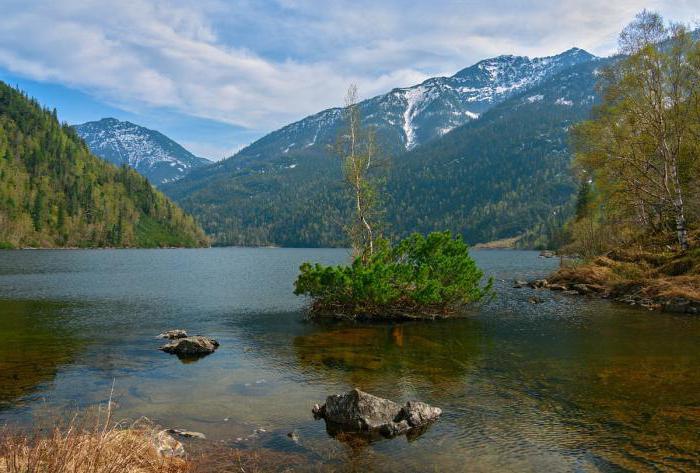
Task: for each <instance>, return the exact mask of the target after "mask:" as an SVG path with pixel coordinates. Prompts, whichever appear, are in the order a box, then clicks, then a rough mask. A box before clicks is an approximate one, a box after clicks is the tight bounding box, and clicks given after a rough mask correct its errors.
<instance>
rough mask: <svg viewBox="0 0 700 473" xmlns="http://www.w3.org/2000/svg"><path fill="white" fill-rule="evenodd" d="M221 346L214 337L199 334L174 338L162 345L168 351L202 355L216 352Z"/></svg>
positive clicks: (185, 354) (187, 354) (178, 353)
mask: <svg viewBox="0 0 700 473" xmlns="http://www.w3.org/2000/svg"><path fill="white" fill-rule="evenodd" d="M218 347H219V342H217V341H216V340H214V339H213V338H209V337H203V336H201V335H197V336H195V337H185V338H178V339H175V340H173V341H172V342H170V343H167V344H165V345H163V346H162V347H160V349H161V350H163V351H164V352H167V353H174V354H176V355H179V356H200V355H208V354H209V353H214V350H216V349H217V348H218Z"/></svg>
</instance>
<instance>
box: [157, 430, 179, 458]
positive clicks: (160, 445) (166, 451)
mask: <svg viewBox="0 0 700 473" xmlns="http://www.w3.org/2000/svg"><path fill="white" fill-rule="evenodd" d="M153 446H154V447H155V449H156V452H158V455H160V456H161V457H184V456H185V447H183V446H182V444H181V443H180V442H179V441H177V440H175V439H174V438H173V437H172V436H171V435H170V434H169V433H168V432H167V431H166V430H161V431H160V432H158V433H157V434H155V435H154V436H153Z"/></svg>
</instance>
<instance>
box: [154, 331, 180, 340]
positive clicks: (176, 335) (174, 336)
mask: <svg viewBox="0 0 700 473" xmlns="http://www.w3.org/2000/svg"><path fill="white" fill-rule="evenodd" d="M186 336H187V332H186V331H184V330H182V329H175V330H167V331H165V332H163V333H161V334H160V335H158V338H167V339H169V340H175V339H177V338H185V337H186Z"/></svg>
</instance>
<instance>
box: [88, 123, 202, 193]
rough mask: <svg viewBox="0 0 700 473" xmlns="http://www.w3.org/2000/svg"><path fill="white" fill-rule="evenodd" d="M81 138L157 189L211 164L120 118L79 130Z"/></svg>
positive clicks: (165, 137) (92, 148) (89, 125)
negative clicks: (197, 168)
mask: <svg viewBox="0 0 700 473" xmlns="http://www.w3.org/2000/svg"><path fill="white" fill-rule="evenodd" d="M75 129H76V131H77V132H78V135H80V137H81V138H82V139H83V140H84V141H85V143H86V144H87V145H88V148H90V151H92V152H93V153H94V154H96V155H97V156H99V157H101V158H103V159H106V160H107V161H109V162H111V163H114V164H116V165H117V166H121V165H123V164H126V165H128V166H131V167H132V168H134V169H136V170H137V171H138V172H139V173H141V174H142V175H143V176H146V177H147V178H148V180H149V181H151V182H152V183H154V184H156V185H160V184H164V183H166V182H173V181H177V180H178V179H182V178H183V177H184V176H186V175H187V174H188V173H189V172H190V171H191V170H192V169H194V168H196V167H200V166H206V165H207V164H211V161H209V160H208V159H204V158H200V157H197V156H195V155H193V154H192V153H190V152H189V151H187V150H186V149H185V148H183V147H182V146H180V145H179V144H178V143H176V142H175V141H173V140H171V139H170V138H168V137H167V136H165V135H164V134H162V133H160V132H158V131H155V130H150V129H148V128H144V127H142V126H139V125H135V124H133V123H131V122H126V121H120V120H117V119H116V118H103V119H102V120H98V121H94V122H87V123H83V124H81V125H76V126H75Z"/></svg>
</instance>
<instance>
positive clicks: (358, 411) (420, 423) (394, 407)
mask: <svg viewBox="0 0 700 473" xmlns="http://www.w3.org/2000/svg"><path fill="white" fill-rule="evenodd" d="M313 413H314V416H316V417H319V418H323V419H325V420H326V426H327V427H328V424H331V426H332V429H329V431H330V430H333V431H343V432H348V433H359V434H369V435H372V434H377V433H379V434H381V435H382V436H384V437H387V438H390V437H395V436H397V435H401V434H404V433H407V432H409V431H411V430H413V429H418V428H421V427H425V426H426V425H428V424H429V423H431V422H433V421H435V420H436V419H437V418H438V417H440V414H442V411H441V410H440V409H439V408H437V407H432V406H429V405H428V404H425V403H423V402H418V401H409V402H407V403H406V405H404V406H401V405H399V404H397V403H395V402H393V401H390V400H388V399H383V398H380V397H377V396H372V395H371V394H367V393H365V392H363V391H360V390H359V389H353V390H352V391H350V392H349V393H347V394H336V395H333V396H328V398H327V399H326V404H324V405H323V406H318V405H316V406H314V409H313Z"/></svg>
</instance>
